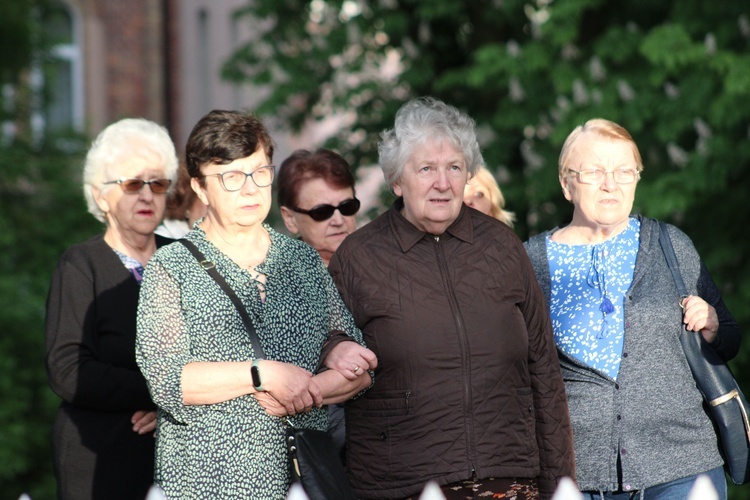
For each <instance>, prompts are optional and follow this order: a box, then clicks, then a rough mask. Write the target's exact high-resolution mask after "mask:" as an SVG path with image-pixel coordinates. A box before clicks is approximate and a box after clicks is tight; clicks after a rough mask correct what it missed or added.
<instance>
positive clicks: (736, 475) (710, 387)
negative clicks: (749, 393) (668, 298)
mask: <svg viewBox="0 0 750 500" xmlns="http://www.w3.org/2000/svg"><path fill="white" fill-rule="evenodd" d="M659 229H660V234H659V244H660V245H661V248H662V250H663V251H664V256H665V257H666V259H667V265H668V266H669V269H670V271H672V277H673V279H674V282H675V286H676V287H677V293H678V294H679V295H680V304H682V301H683V299H685V298H686V297H687V296H688V292H687V288H686V287H685V282H684V281H683V279H682V274H681V273H680V269H679V267H678V263H677V257H676V256H675V253H674V248H673V247H672V240H671V239H670V238H669V233H668V232H667V225H666V224H665V223H664V222H659ZM680 343H681V344H682V348H683V350H684V351H685V357H686V358H687V362H688V364H689V365H690V370H691V371H692V372H693V378H695V383H696V385H697V386H698V390H700V392H701V394H702V395H703V399H704V400H705V402H706V406H707V408H708V410H709V415H710V416H711V419H712V420H713V423H714V427H715V428H716V432H717V435H718V437H719V444H720V446H719V448H720V450H721V452H722V455H723V457H724V469H725V470H726V472H727V474H728V475H729V477H730V479H731V480H732V482H733V483H734V484H745V483H747V482H750V469H749V466H750V460H748V458H749V457H750V422H749V421H748V408H750V406H748V404H747V400H746V399H745V396H744V394H742V390H741V389H740V387H739V385H737V381H736V380H735V379H734V376H733V375H732V372H731V371H730V370H729V367H728V366H727V364H726V363H724V361H723V360H722V359H721V358H720V357H719V355H718V354H717V353H716V351H714V349H713V348H712V347H711V345H710V344H709V343H708V342H706V341H705V339H704V338H703V336H702V335H701V334H700V332H691V331H688V330H687V329H684V331H683V332H682V334H681V335H680Z"/></svg>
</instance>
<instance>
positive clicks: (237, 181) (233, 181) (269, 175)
mask: <svg viewBox="0 0 750 500" xmlns="http://www.w3.org/2000/svg"><path fill="white" fill-rule="evenodd" d="M273 174H274V166H273V165H266V166H265V167H260V168H256V169H255V170H253V171H252V172H250V173H249V174H246V173H245V172H243V171H242V170H230V171H229V172H223V173H221V174H207V175H204V176H203V177H218V178H219V179H221V185H222V186H224V189H226V190H227V191H239V190H240V189H242V188H243V186H244V185H245V182H247V178H248V177H250V178H251V179H252V180H253V182H254V183H255V185H256V186H258V187H260V188H262V187H266V186H270V185H271V184H273Z"/></svg>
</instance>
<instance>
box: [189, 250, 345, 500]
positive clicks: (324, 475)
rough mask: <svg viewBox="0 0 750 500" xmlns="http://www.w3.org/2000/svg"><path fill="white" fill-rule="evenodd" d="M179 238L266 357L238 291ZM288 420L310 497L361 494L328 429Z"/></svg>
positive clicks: (293, 463) (335, 499) (295, 472)
mask: <svg viewBox="0 0 750 500" xmlns="http://www.w3.org/2000/svg"><path fill="white" fill-rule="evenodd" d="M177 241H179V242H180V243H182V244H183V245H185V247H187V249H188V250H190V253H192V254H193V256H194V257H195V258H196V260H197V261H198V263H199V264H200V265H201V267H202V268H203V269H205V270H206V272H207V273H208V274H210V275H211V277H212V278H213V279H214V280H216V283H218V284H219V286H220V287H221V288H222V290H224V292H225V293H226V294H227V295H228V296H229V298H230V299H231V300H232V303H233V304H234V306H235V307H236V308H237V312H239V313H240V316H241V317H242V321H243V322H244V323H245V328H246V329H247V333H248V335H249V336H250V341H251V343H252V345H253V350H254V351H255V355H256V357H257V358H258V359H262V358H264V357H265V354H264V351H263V346H262V345H261V343H260V339H259V338H258V334H257V333H256V332H255V326H254V325H253V322H252V320H251V319H250V315H249V314H247V311H246V310H245V307H244V306H243V305H242V302H240V299H239V298H238V297H237V294H235V293H234V290H232V288H231V287H230V286H229V284H228V283H227V282H226V281H225V280H224V277H223V276H222V275H221V274H219V272H218V271H217V270H216V267H215V266H214V264H213V262H211V261H208V260H206V257H205V256H204V255H203V253H201V251H200V250H198V247H196V246H195V245H194V244H193V243H192V242H191V241H188V240H186V239H184V238H183V239H180V240H177ZM284 424H285V426H286V449H287V453H288V455H289V471H290V473H291V475H292V480H293V481H299V482H300V483H302V487H303V488H304V490H305V493H306V494H307V496H308V498H309V499H310V500H356V498H357V497H356V496H355V495H354V491H353V490H352V487H351V485H350V484H349V479H348V478H347V476H346V471H345V470H344V466H343V464H342V463H341V459H340V458H339V454H338V452H337V451H336V446H335V445H334V444H333V440H332V439H331V437H330V435H329V434H328V433H327V432H326V431H321V430H317V429H306V428H303V427H295V426H293V425H292V424H291V422H289V420H288V419H287V418H284Z"/></svg>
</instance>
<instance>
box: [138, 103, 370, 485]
mask: <svg viewBox="0 0 750 500" xmlns="http://www.w3.org/2000/svg"><path fill="white" fill-rule="evenodd" d="M272 157H273V143H272V141H271V138H270V137H269V135H268V132H267V131H266V129H265V127H264V126H263V124H262V123H261V122H260V121H259V120H258V119H256V118H254V117H253V116H250V115H246V114H242V113H238V112H232V111H212V112H210V113H208V114H207V115H206V116H204V117H203V118H202V119H201V120H200V121H199V122H198V123H197V124H196V126H195V127H194V128H193V131H192V132H191V134H190V137H189V139H188V142H187V147H186V161H187V168H188V172H189V173H190V176H191V178H192V180H191V182H192V187H193V189H194V190H195V191H196V193H197V194H198V196H199V197H200V199H201V201H203V203H204V204H205V205H206V206H207V207H208V210H207V214H206V217H205V218H204V219H202V220H199V221H198V222H197V223H196V224H195V225H194V228H193V230H192V231H191V232H190V233H188V235H187V236H186V239H188V240H189V241H191V242H192V243H193V244H195V245H196V246H197V247H198V249H199V250H200V251H201V252H202V253H203V254H204V255H205V257H206V259H207V260H209V261H211V262H213V263H214V265H215V266H216V269H217V270H218V272H219V273H220V274H221V275H222V276H223V277H224V279H225V280H226V281H227V283H228V284H229V286H230V287H231V288H232V289H233V290H234V292H235V293H236V294H237V296H238V297H239V298H240V300H241V301H242V303H243V305H244V306H245V308H246V309H247V311H248V314H249V315H250V317H251V319H252V322H253V324H254V326H255V329H256V331H257V334H258V337H259V338H260V342H261V344H262V347H263V350H264V351H265V358H264V359H262V360H258V359H256V358H257V357H258V356H256V354H255V353H254V351H253V347H252V344H251V342H250V340H249V337H248V334H247V331H246V329H245V326H244V324H243V322H242V319H241V317H240V315H239V313H238V312H237V311H236V309H235V307H234V305H233V304H232V302H231V300H230V299H229V297H228V296H227V295H226V293H225V292H224V291H223V290H222V289H221V288H220V287H219V286H218V285H217V284H216V282H215V281H214V280H213V278H211V276H210V275H209V274H208V273H207V272H206V271H205V270H204V269H203V268H202V267H201V266H200V265H199V264H198V262H197V261H196V259H195V258H194V257H193V256H192V255H191V254H190V252H189V251H188V249H187V248H186V247H185V246H184V245H182V244H180V243H174V244H172V245H169V246H168V247H165V248H164V249H162V250H161V251H159V252H157V253H156V254H155V255H154V257H153V258H152V259H151V261H150V263H149V265H148V267H147V269H146V271H145V273H144V278H143V286H142V290H141V296H140V302H139V309H138V336H137V345H136V360H137V362H138V365H139V367H140V368H141V370H142V372H143V374H144V376H145V377H146V380H147V381H148V384H149V389H150V391H151V394H152V397H153V399H154V401H155V402H156V404H157V405H158V407H159V412H158V427H157V438H156V439H157V443H156V473H155V480H156V483H157V484H158V485H160V486H161V488H162V489H163V490H164V492H165V493H166V495H167V498H180V499H183V498H243V499H246V498H253V499H266V498H267V499H280V498H284V497H285V496H286V494H287V490H288V488H289V485H290V476H289V473H288V462H287V456H286V451H285V446H284V423H283V422H282V419H281V418H279V417H282V416H290V418H291V421H292V422H293V423H294V425H297V426H305V427H312V428H317V429H321V430H325V429H326V424H327V418H326V415H327V412H326V409H325V407H324V406H323V405H326V404H330V403H338V402H342V401H345V400H347V399H349V398H351V397H352V396H354V395H356V394H358V393H359V392H361V391H362V390H364V389H366V388H367V387H369V385H370V384H371V383H372V379H371V374H370V373H369V371H368V370H370V369H373V368H374V367H375V364H376V360H375V356H374V354H373V353H372V352H371V351H369V350H367V349H366V348H364V347H360V346H359V345H356V347H355V344H354V343H353V342H340V343H337V344H336V346H335V347H333V348H332V349H333V352H335V353H336V355H335V356H330V358H331V359H334V358H335V359H337V360H338V361H337V364H336V366H332V367H331V368H334V369H329V370H318V369H317V368H318V367H319V365H320V364H321V362H320V360H325V359H326V356H327V355H329V354H330V352H331V348H327V347H326V341H327V340H328V339H329V337H330V336H331V335H334V336H335V337H336V338H338V339H341V337H342V336H343V335H346V336H348V338H349V339H350V340H354V341H356V342H357V343H359V344H363V342H362V334H361V332H360V331H359V330H358V329H357V328H356V326H355V325H354V322H353V320H352V317H351V315H350V314H349V312H348V311H347V309H346V307H345V306H344V304H343V302H342V301H341V298H340V297H339V294H338V292H337V290H336V287H335V286H334V285H333V282H332V280H331V278H330V276H329V275H328V272H327V270H326V267H325V265H324V264H323V262H322V260H321V259H320V257H319V256H318V254H317V252H316V251H315V250H314V249H312V248H311V247H310V246H308V245H306V244H305V243H303V242H301V241H296V240H293V239H291V238H288V237H286V236H284V235H281V234H279V233H277V232H276V231H274V230H273V229H272V228H271V227H270V226H269V225H267V224H265V222H264V221H265V219H266V216H267V215H268V211H269V209H270V206H271V183H272V182H273V177H274V168H273V166H272V165H271V164H270V163H271V160H272ZM329 344H332V342H331V343H329ZM342 360H343V361H342ZM251 367H254V368H255V372H254V375H255V376H254V377H253V376H251ZM258 378H259V379H260V380H258Z"/></svg>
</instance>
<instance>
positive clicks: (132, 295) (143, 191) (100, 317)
mask: <svg viewBox="0 0 750 500" xmlns="http://www.w3.org/2000/svg"><path fill="white" fill-rule="evenodd" d="M176 177H177V156H176V154H175V148H174V145H173V143H172V140H171V139H170V138H169V134H168V133H167V131H166V130H165V129H164V128H163V127H161V126H159V125H157V124H155V123H152V122H150V121H147V120H143V119H124V120H121V121H119V122H116V123H114V124H112V125H110V126H108V127H107V128H106V129H104V131H102V132H101V134H99V136H98V137H97V138H96V140H95V141H94V143H93V144H92V146H91V148H90V149H89V151H88V154H87V156H86V162H85V166H84V170H83V191H84V194H85V196H86V201H87V204H88V210H89V212H91V214H92V215H93V216H94V217H96V218H97V219H98V220H99V221H101V222H103V223H104V224H105V225H106V229H105V230H104V233H103V234H101V235H99V236H95V237H94V238H92V239H90V240H88V241H86V242H83V243H79V244H76V245H73V246H72V247H70V248H69V249H68V250H67V251H66V252H65V253H64V254H63V255H62V257H61V258H60V260H59V263H58V265H57V268H56V269H55V271H54V274H53V276H52V282H51V285H50V289H49V296H48V299H47V325H46V342H47V345H46V366H47V374H48V379H49V384H50V386H51V387H52V389H53V390H54V392H55V393H56V394H57V395H58V396H60V397H61V398H62V400H63V401H62V404H61V405H60V408H59V410H58V412H57V417H56V419H55V425H54V432H53V449H54V465H55V475H56V478H57V486H58V498H61V499H68V498H70V499H73V498H75V499H81V498H86V499H96V498H102V499H112V498H121V499H137V500H142V499H143V498H145V496H146V494H147V493H148V489H149V488H150V486H151V485H152V484H153V471H154V437H153V431H154V428H155V427H156V406H155V405H154V403H153V402H152V401H151V397H150V396H149V392H148V388H147V387H146V380H145V379H144V378H143V375H141V372H140V371H139V370H138V367H137V365H136V363H135V356H134V351H135V331H136V308H137V304H138V294H139V285H140V282H141V275H142V273H143V269H144V267H145V266H146V263H147V262H148V261H149V260H150V258H151V256H152V255H153V253H154V252H155V251H156V249H157V247H159V246H161V245H163V244H166V243H168V242H170V241H171V240H167V239H165V238H162V237H160V236H156V235H154V229H155V228H156V226H158V225H159V223H160V222H161V220H162V217H163V215H164V207H165V204H166V196H167V194H166V193H167V191H168V189H169V187H170V185H171V184H172V182H173V181H174V180H175V179H176Z"/></svg>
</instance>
